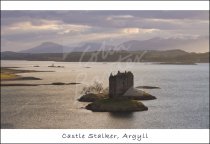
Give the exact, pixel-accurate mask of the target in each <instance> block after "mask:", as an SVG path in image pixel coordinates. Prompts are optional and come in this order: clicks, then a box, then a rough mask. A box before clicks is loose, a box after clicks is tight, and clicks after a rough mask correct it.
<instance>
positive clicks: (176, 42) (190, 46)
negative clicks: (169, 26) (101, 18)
mask: <svg viewBox="0 0 210 144" xmlns="http://www.w3.org/2000/svg"><path fill="white" fill-rule="evenodd" d="M119 46H120V47H124V49H126V50H128V51H138V50H172V49H181V50H185V51H189V52H193V51H194V52H195V51H207V50H208V49H209V39H208V38H207V37H199V38H196V39H181V38H168V39H166V38H159V37H156V38H152V39H148V40H143V41H138V40H131V41H127V42H124V43H122V44H120V45H119Z"/></svg>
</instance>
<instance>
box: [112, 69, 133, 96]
mask: <svg viewBox="0 0 210 144" xmlns="http://www.w3.org/2000/svg"><path fill="white" fill-rule="evenodd" d="M133 78H134V76H133V73H132V72H130V71H129V72H126V71H125V72H124V73H121V72H120V71H118V73H117V74H116V75H112V74H111V75H110V76H109V96H110V97H111V98H113V97H119V96H122V95H123V94H124V93H125V92H126V91H127V90H128V89H130V88H133V85H134V80H133Z"/></svg>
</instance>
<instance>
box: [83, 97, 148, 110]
mask: <svg viewBox="0 0 210 144" xmlns="http://www.w3.org/2000/svg"><path fill="white" fill-rule="evenodd" d="M86 109H88V110H91V111H93V112H135V111H146V110H148V107H146V106H145V105H144V104H143V103H141V102H138V101H136V100H131V99H126V98H120V99H116V98H106V99H101V100H97V101H95V102H93V103H91V104H88V105H87V106H86Z"/></svg>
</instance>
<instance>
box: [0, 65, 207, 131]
mask: <svg viewBox="0 0 210 144" xmlns="http://www.w3.org/2000/svg"><path fill="white" fill-rule="evenodd" d="M1 62H2V63H1V64H2V66H7V67H14V66H15V67H21V68H20V69H27V70H28V69H30V70H41V71H55V72H34V73H23V74H21V75H22V76H34V77H38V78H41V79H42V80H33V81H31V80H28V81H7V82H5V83H33V84H34V83H38V84H48V83H52V82H66V83H69V82H80V83H82V84H80V85H61V86H55V85H41V86H34V87H29V86H28V87H25V86H19V87H16V86H14V87H1V126H2V128H68V129H69V128H134V129H135V128H144V129H147V128H149V129H153V128H160V129H162V128H163V129H165V128H181V129H182V128H193V129H196V128H206V129H207V128H209V65H208V64H198V65H159V64H152V63H79V62H78V63H77V62H74V63H73V62H51V61H1ZM52 63H54V64H55V65H60V66H64V68H50V67H48V66H49V65H51V64H52ZM34 65H39V66H40V67H33V66H34ZM118 70H121V71H124V70H130V71H132V72H133V74H134V85H135V86H140V85H148V86H158V87H160V88H161V89H151V90H148V89H147V90H145V91H146V92H148V93H150V94H152V95H155V96H156V97H157V99H156V100H151V101H143V103H144V104H145V105H146V106H148V108H149V110H148V111H144V112H134V113H130V114H112V113H100V112H91V111H88V110H85V109H84V108H83V107H84V106H85V105H87V103H81V102H78V101H77V99H78V98H79V97H80V96H81V94H80V91H81V90H82V88H83V87H84V86H85V85H88V84H91V83H93V82H94V81H95V80H97V81H101V82H103V85H104V87H107V86H108V77H109V75H110V73H111V72H113V73H116V72H117V71H118Z"/></svg>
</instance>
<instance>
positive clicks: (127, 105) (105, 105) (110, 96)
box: [78, 71, 156, 112]
mask: <svg viewBox="0 0 210 144" xmlns="http://www.w3.org/2000/svg"><path fill="white" fill-rule="evenodd" d="M133 79H134V76H133V73H131V72H124V73H121V72H119V71H118V73H117V74H116V75H112V74H111V75H110V77H109V90H108V92H107V91H103V92H101V90H102V86H101V85H99V83H95V85H93V86H90V87H88V88H85V89H84V90H83V91H85V92H86V93H85V94H84V95H83V96H81V97H80V98H79V99H78V100H79V101H80V102H92V103H90V104H88V105H87V106H86V107H85V108H86V109H88V110H91V111H93V112H134V111H145V110H148V107H146V106H145V105H144V104H143V103H142V102H140V101H139V100H153V99H156V97H155V96H152V95H150V94H148V93H146V92H144V91H142V90H138V89H136V88H134V80H133ZM95 89H96V91H98V92H99V93H91V92H90V91H91V90H95Z"/></svg>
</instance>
